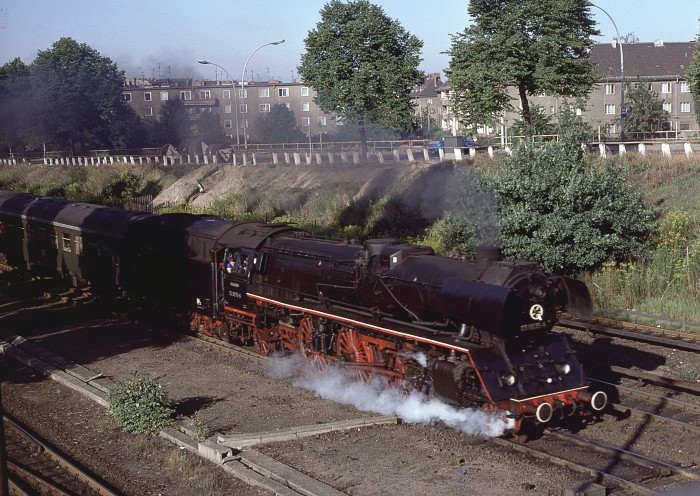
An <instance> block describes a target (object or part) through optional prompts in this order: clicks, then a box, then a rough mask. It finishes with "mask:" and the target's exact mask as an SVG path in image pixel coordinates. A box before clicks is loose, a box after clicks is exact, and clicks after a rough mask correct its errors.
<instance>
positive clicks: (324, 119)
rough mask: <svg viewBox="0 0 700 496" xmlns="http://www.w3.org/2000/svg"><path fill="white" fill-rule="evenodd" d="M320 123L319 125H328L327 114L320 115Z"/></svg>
mask: <svg viewBox="0 0 700 496" xmlns="http://www.w3.org/2000/svg"><path fill="white" fill-rule="evenodd" d="M318 125H319V126H325V125H326V116H325V115H320V116H319V117H318Z"/></svg>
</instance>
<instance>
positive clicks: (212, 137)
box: [197, 112, 227, 144]
mask: <svg viewBox="0 0 700 496" xmlns="http://www.w3.org/2000/svg"><path fill="white" fill-rule="evenodd" d="M197 129H198V130H199V135H200V137H201V138H202V141H204V142H205V143H209V144H213V143H220V144H223V143H226V142H227V139H226V134H225V133H224V130H223V129H222V128H221V121H220V119H219V114H216V113H212V112H207V113H204V114H200V115H199V121H198V122H197Z"/></svg>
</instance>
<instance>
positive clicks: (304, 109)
mask: <svg viewBox="0 0 700 496" xmlns="http://www.w3.org/2000/svg"><path fill="white" fill-rule="evenodd" d="M301 111H302V112H308V111H309V102H301Z"/></svg>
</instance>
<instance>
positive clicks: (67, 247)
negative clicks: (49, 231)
mask: <svg viewBox="0 0 700 496" xmlns="http://www.w3.org/2000/svg"><path fill="white" fill-rule="evenodd" d="M62 239H63V251H66V252H68V253H70V251H71V250H70V234H68V233H63V237H62Z"/></svg>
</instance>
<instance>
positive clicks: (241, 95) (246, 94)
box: [238, 90, 248, 98]
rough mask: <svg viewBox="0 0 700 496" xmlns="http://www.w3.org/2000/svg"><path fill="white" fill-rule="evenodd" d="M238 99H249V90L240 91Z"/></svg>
mask: <svg viewBox="0 0 700 496" xmlns="http://www.w3.org/2000/svg"><path fill="white" fill-rule="evenodd" d="M238 98H248V90H238Z"/></svg>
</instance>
